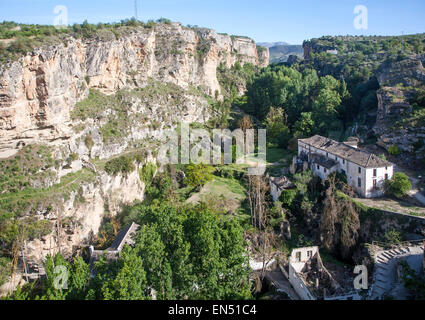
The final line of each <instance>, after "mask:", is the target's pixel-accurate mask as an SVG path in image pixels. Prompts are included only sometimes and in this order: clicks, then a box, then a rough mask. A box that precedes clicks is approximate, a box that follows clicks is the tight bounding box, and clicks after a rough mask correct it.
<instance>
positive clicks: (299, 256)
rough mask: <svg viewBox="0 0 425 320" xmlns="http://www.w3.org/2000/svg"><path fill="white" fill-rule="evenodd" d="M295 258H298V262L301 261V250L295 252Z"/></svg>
mask: <svg viewBox="0 0 425 320" xmlns="http://www.w3.org/2000/svg"><path fill="white" fill-rule="evenodd" d="M295 259H296V260H297V262H301V251H299V252H297V253H296V254H295Z"/></svg>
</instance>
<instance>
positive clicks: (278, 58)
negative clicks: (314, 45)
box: [258, 41, 303, 63]
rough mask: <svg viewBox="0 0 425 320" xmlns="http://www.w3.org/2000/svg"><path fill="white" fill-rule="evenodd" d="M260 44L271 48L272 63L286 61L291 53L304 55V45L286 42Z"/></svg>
mask: <svg viewBox="0 0 425 320" xmlns="http://www.w3.org/2000/svg"><path fill="white" fill-rule="evenodd" d="M258 45H259V46H262V47H267V48H269V52H270V63H278V62H286V61H287V60H288V58H289V56H290V55H295V56H299V57H301V58H302V57H303V47H302V45H291V44H289V43H286V42H283V41H281V42H259V43H258Z"/></svg>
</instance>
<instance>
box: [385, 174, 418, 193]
mask: <svg viewBox="0 0 425 320" xmlns="http://www.w3.org/2000/svg"><path fill="white" fill-rule="evenodd" d="M385 189H386V192H387V193H388V194H391V195H393V196H395V197H397V198H403V197H404V196H405V195H406V194H407V192H408V191H409V190H410V189H412V184H411V183H410V181H409V178H408V177H407V176H406V175H405V174H404V173H402V172H397V173H395V174H394V176H393V177H392V178H391V180H389V181H387V182H386V185H385Z"/></svg>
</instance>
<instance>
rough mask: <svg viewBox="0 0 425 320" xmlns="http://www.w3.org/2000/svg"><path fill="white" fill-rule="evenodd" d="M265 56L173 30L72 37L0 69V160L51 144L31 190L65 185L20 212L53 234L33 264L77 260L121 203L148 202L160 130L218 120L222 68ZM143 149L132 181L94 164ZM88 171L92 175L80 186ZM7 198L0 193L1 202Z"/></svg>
mask: <svg viewBox="0 0 425 320" xmlns="http://www.w3.org/2000/svg"><path fill="white" fill-rule="evenodd" d="M268 57H269V56H268V50H258V51H257V47H256V45H255V42H254V41H253V40H251V39H248V38H243V37H231V36H227V35H221V34H217V33H216V32H215V31H214V30H209V29H195V28H186V27H183V26H182V25H180V24H178V23H172V24H156V25H155V26H154V27H152V28H145V27H137V28H134V29H133V30H132V31H131V32H127V33H124V34H120V35H119V36H113V37H100V36H99V37H98V38H92V39H81V38H80V39H77V38H73V37H68V38H67V39H66V41H65V42H64V43H57V44H56V45H51V46H48V47H42V48H38V49H35V50H34V51H33V52H30V53H28V54H26V55H24V56H23V57H21V58H20V59H19V60H18V61H14V62H9V63H8V64H6V65H3V66H1V67H0V159H5V158H9V159H11V161H13V159H14V158H13V157H15V156H16V153H17V152H18V151H19V150H20V149H21V148H22V147H24V146H28V145H35V144H44V145H48V146H49V148H52V150H53V152H52V156H53V157H54V162H55V164H54V167H50V168H47V167H46V168H43V167H42V168H40V169H37V170H38V171H34V172H36V173H37V174H39V173H40V174H41V173H44V172H48V177H49V180H48V181H47V183H46V182H40V181H32V182H31V188H34V189H31V190H33V191H34V192H36V191H37V190H38V189H37V188H38V187H37V186H39V188H46V187H52V186H57V185H58V184H61V186H60V187H57V188H53V189H54V190H55V192H57V193H58V194H57V195H55V196H57V197H56V198H55V204H54V206H53V207H52V206H50V204H51V203H49V201H39V202H37V203H36V206H32V207H29V208H25V212H20V213H19V214H21V213H22V215H24V216H25V215H32V216H34V217H35V218H36V219H38V220H46V221H49V222H51V225H52V230H51V232H50V233H49V234H47V235H44V236H42V237H41V238H36V239H31V240H30V241H28V242H27V243H26V249H25V250H24V251H23V252H25V256H26V258H27V262H28V263H34V264H38V263H39V262H40V261H42V260H43V257H44V256H45V255H46V254H47V253H55V252H57V251H58V250H59V248H60V250H61V252H63V253H71V252H72V251H73V250H74V249H75V248H76V247H78V246H80V245H82V244H86V243H87V242H89V241H90V238H91V237H92V236H93V235H96V234H97V232H98V231H99V227H100V226H101V223H102V219H103V218H104V216H105V213H108V214H110V215H112V216H113V215H115V214H116V213H117V212H119V210H120V208H121V206H122V205H123V204H130V203H132V202H133V201H136V200H138V201H142V200H143V199H144V188H145V186H144V183H143V182H142V181H141V180H140V177H139V171H138V170H139V169H140V167H141V166H142V165H143V163H146V162H148V161H149V162H155V157H154V156H153V153H154V151H155V148H156V147H157V146H158V144H159V143H160V141H161V139H162V138H163V131H164V130H165V129H168V128H175V127H176V126H177V125H178V122H180V121H186V122H200V123H203V122H206V121H207V120H208V119H210V118H211V116H212V115H213V114H214V111H213V110H212V109H211V105H210V103H209V100H211V99H212V97H218V98H219V97H220V91H221V88H220V85H219V82H218V80H217V74H216V70H217V67H218V66H219V65H220V64H225V65H226V66H227V67H229V68H230V67H231V66H233V65H234V64H235V63H236V62H239V63H240V64H242V65H243V64H245V63H251V64H254V65H258V66H267V65H268ZM96 99H97V100H96ZM141 149H144V150H145V151H146V157H145V158H144V159H143V161H142V162H141V163H137V164H136V168H135V170H134V171H133V172H131V173H129V174H127V175H126V176H122V175H115V176H114V175H109V174H107V173H106V172H105V171H104V170H102V169H100V170H99V167H97V166H96V164H97V163H96V161H97V162H102V161H107V159H109V158H111V157H114V156H118V155H120V154H122V153H128V152H132V151H134V150H141ZM22 154H23V155H24V156H25V155H26V153H25V152H23V153H22ZM103 159H105V160H103ZM103 164H104V163H103ZM84 170H87V171H84ZM87 172H91V174H90V176H91V175H93V178H92V179H82V180H81V181H80V180H79V179H78V177H79V176H83V177H84V176H88V175H89V174H88V173H87ZM70 175H71V176H70ZM72 175H76V176H77V177H76V178H75V179H73V176H72ZM71 178H72V180H71V181H70V182H69V184H75V185H76V188H75V190H74V189H72V190H71V191H69V190H67V192H66V193H63V192H62V189H61V188H62V187H63V188H68V184H65V185H63V184H64V182H63V179H65V181H67V180H66V179H68V180H70V179H71ZM53 189H52V190H53ZM49 190H50V189H49ZM49 190H48V189H43V196H44V193H46V194H48V192H50V191H49ZM59 191H60V192H59ZM8 192H10V191H9V190H0V196H2V195H3V196H5V195H7V194H8ZM15 192H18V193H19V190H18V191H15ZM31 192H32V191H31ZM7 201H9V200H7ZM0 209H1V210H0V213H1V212H3V211H4V210H3V209H4V208H0ZM64 221H66V223H65V222H64Z"/></svg>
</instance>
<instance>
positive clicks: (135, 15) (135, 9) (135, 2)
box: [134, 0, 137, 20]
mask: <svg viewBox="0 0 425 320" xmlns="http://www.w3.org/2000/svg"><path fill="white" fill-rule="evenodd" d="M134 18H135V19H136V20H137V0H134Z"/></svg>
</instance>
